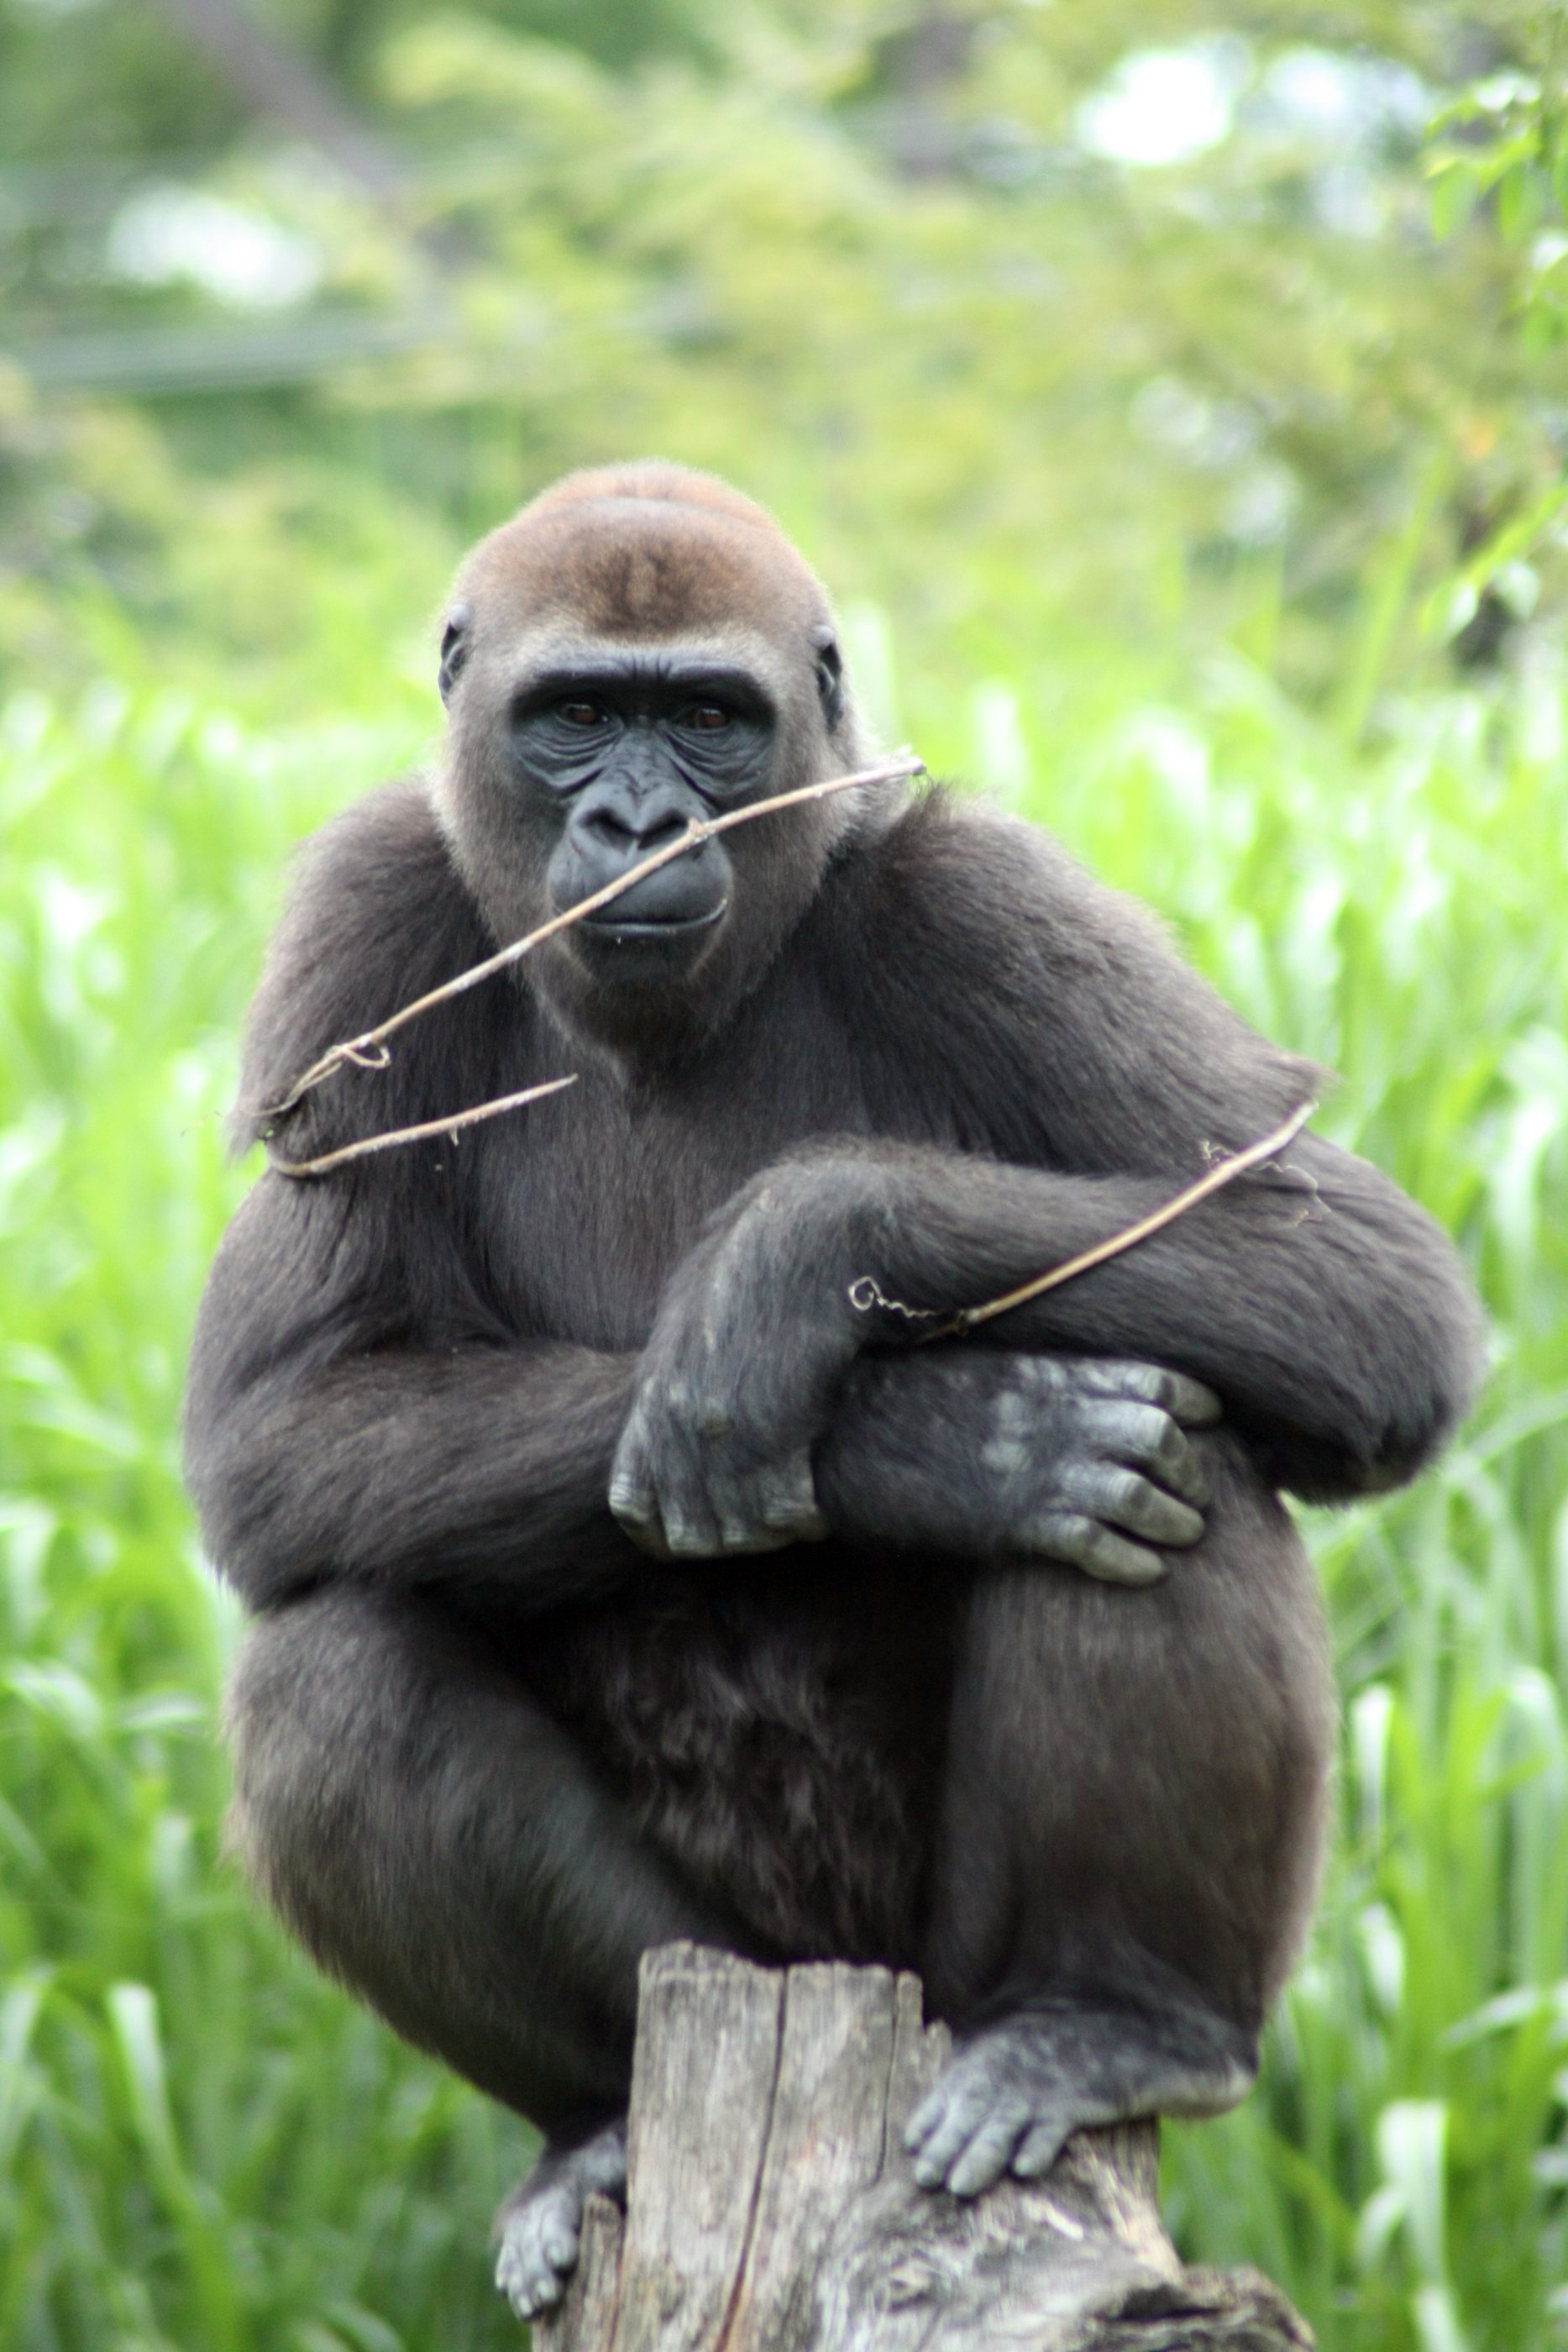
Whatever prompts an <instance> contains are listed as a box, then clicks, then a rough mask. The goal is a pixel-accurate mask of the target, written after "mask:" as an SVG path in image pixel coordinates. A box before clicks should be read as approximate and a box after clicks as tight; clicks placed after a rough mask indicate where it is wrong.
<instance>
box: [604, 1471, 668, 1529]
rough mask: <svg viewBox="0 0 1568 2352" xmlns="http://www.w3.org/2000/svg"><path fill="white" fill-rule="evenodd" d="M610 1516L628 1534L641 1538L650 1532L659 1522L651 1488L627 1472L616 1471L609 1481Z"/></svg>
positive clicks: (657, 1509) (656, 1505) (657, 1508)
mask: <svg viewBox="0 0 1568 2352" xmlns="http://www.w3.org/2000/svg"><path fill="white" fill-rule="evenodd" d="M610 1516H611V1517H612V1518H613V1519H618V1520H619V1521H620V1523H621V1525H622V1527H623V1528H625V1530H626V1532H627V1534H628V1535H632V1536H636V1537H638V1538H641V1537H642V1536H643V1534H645V1533H651V1532H652V1531H653V1529H655V1528H657V1526H658V1523H659V1507H658V1503H657V1501H656V1499H655V1497H654V1494H653V1488H652V1486H644V1485H643V1481H642V1480H641V1479H640V1478H637V1477H633V1476H632V1475H630V1474H629V1473H627V1472H624V1471H621V1472H617V1474H616V1475H615V1476H614V1477H613V1478H612V1480H611V1481H610Z"/></svg>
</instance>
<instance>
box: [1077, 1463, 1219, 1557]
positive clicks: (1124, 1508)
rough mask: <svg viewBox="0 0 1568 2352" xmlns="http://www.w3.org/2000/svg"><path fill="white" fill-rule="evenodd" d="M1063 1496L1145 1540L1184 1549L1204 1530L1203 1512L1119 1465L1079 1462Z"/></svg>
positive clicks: (1084, 1509) (1094, 1516) (1106, 1522)
mask: <svg viewBox="0 0 1568 2352" xmlns="http://www.w3.org/2000/svg"><path fill="white" fill-rule="evenodd" d="M1062 1496H1063V1500H1064V1501H1066V1502H1069V1503H1071V1504H1074V1505H1076V1507H1078V1509H1079V1510H1081V1511H1083V1512H1085V1513H1087V1515H1088V1516H1089V1517H1091V1518H1094V1519H1100V1520H1103V1522H1104V1523H1105V1524H1106V1525H1107V1526H1109V1527H1113V1528H1124V1529H1125V1530H1126V1532H1127V1534H1128V1535H1132V1536H1141V1537H1142V1538H1144V1541H1145V1543H1152V1544H1162V1545H1164V1544H1168V1545H1171V1546H1173V1547H1174V1548H1175V1549H1178V1550H1185V1549H1186V1546H1187V1545H1188V1544H1195V1543H1197V1540H1198V1538H1199V1537H1200V1536H1201V1535H1202V1533H1203V1514H1202V1512H1201V1511H1195V1510H1194V1509H1193V1507H1192V1506H1191V1505H1190V1503H1182V1502H1178V1501H1177V1500H1176V1496H1174V1495H1167V1494H1166V1491H1165V1489H1164V1487H1162V1486H1155V1485H1154V1484H1153V1483H1152V1481H1151V1480H1149V1479H1147V1478H1144V1477H1141V1476H1140V1475H1139V1474H1138V1472H1137V1471H1136V1470H1127V1469H1124V1467H1123V1466H1122V1465H1121V1464H1120V1463H1116V1462H1083V1463H1075V1464H1074V1465H1072V1466H1071V1469H1070V1470H1069V1471H1068V1473H1067V1475H1066V1476H1065V1477H1064V1479H1063V1481H1062Z"/></svg>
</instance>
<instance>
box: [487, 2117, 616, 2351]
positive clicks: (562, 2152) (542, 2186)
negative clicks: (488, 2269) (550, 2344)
mask: <svg viewBox="0 0 1568 2352" xmlns="http://www.w3.org/2000/svg"><path fill="white" fill-rule="evenodd" d="M596 2190H597V2191H598V2192H599V2193H600V2194H601V2195H602V2196H605V2197H614V2198H616V2199H618V2200H622V2201H624V2199H625V2195H626V2125H625V2122H624V2119H622V2121H620V2122H618V2123H613V2124H607V2125H606V2126H605V2127H604V2129H603V2130H602V2131H600V2132H595V2134H594V2136H593V2137H592V2138H591V2139H585V2140H579V2141H577V2142H576V2143H575V2144H574V2145H572V2146H570V2147H557V2146H550V2147H547V2148H546V2149H545V2152H544V2154H543V2155H542V2156H541V2157H540V2158H539V2160H538V2164H536V2165H535V2167H534V2168H533V2170H532V2171H531V2172H530V2173H529V2175H528V2179H526V2180H525V2181H523V2182H522V2184H521V2185H520V2187H518V2188H517V2189H513V2191H512V2193H511V2195H510V2196H509V2197H508V2198H507V2201H506V2203H505V2204H504V2205H503V2206H502V2208H501V2210H500V2211H499V2213H498V2214H497V2216H496V2231H497V2238H498V2239H499V2242H500V2249H499V2252H498V2253H497V2257H496V2284H497V2286H498V2287H499V2288H500V2290H501V2293H502V2294H504V2295H505V2296H506V2298H507V2302H508V2303H509V2304H510V2305H511V2306H512V2309H513V2310H514V2311H515V2312H516V2313H517V2317H518V2318H519V2319H534V2318H537V2316H538V2314H539V2313H540V2312H541V2311H546V2310H548V2309H549V2306H550V2305H551V2304H552V2303H559V2301H560V2299H561V2296H562V2295H563V2294H565V2293H566V2283H567V2281H568V2279H569V2278H570V2276H571V2273H572V2270H573V2268H574V2267H575V2265H576V2262H577V2248H578V2240H579V2237H580V2233H581V2230H582V2209H583V2207H584V2206H585V2205H586V2204H587V2202H588V2200H589V2199H590V2197H591V2196H592V2195H593V2194H594V2192H595V2191H596Z"/></svg>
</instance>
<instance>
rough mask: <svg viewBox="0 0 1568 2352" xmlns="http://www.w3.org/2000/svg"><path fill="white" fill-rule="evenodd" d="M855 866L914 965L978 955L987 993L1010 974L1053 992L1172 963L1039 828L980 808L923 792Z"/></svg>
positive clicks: (1146, 919) (1164, 943)
mask: <svg viewBox="0 0 1568 2352" xmlns="http://www.w3.org/2000/svg"><path fill="white" fill-rule="evenodd" d="M864 857H865V866H864V874H863V880H862V887H863V889H864V891H865V895H866V899H867V902H868V905H869V906H870V907H874V908H875V909H876V912H877V914H878V915H879V916H880V918H881V919H882V921H883V924H890V925H892V926H894V927H895V929H896V930H897V932H898V934H899V936H900V937H901V938H904V939H907V940H909V942H910V945H911V948H912V950H914V952H915V954H916V955H917V956H918V957H919V959H920V960H921V961H925V959H926V958H927V957H928V956H929V955H930V954H931V953H933V952H934V951H940V952H941V953H942V955H943V960H944V961H946V960H948V959H950V958H956V957H962V956H964V955H965V954H966V953H967V954H972V955H975V956H977V957H979V958H981V959H982V960H983V961H984V963H985V966H986V969H987V977H988V983H989V984H990V985H991V986H992V987H995V986H997V985H998V984H1000V985H1001V986H1003V987H1004V988H1005V986H1006V983H1007V981H1008V978H1009V973H1010V972H1015V971H1016V975H1017V977H1018V978H1019V980H1020V981H1024V980H1027V979H1043V978H1046V977H1048V976H1049V977H1050V978H1051V980H1052V981H1053V982H1055V983H1056V984H1057V985H1058V986H1060V985H1061V982H1063V981H1065V980H1068V979H1070V978H1071V977H1077V978H1078V979H1080V980H1082V981H1086V982H1092V981H1093V980H1095V979H1096V978H1103V979H1107V980H1108V979H1112V978H1114V977H1116V976H1118V975H1121V974H1124V973H1125V971H1126V968H1127V966H1128V964H1129V963H1130V964H1131V965H1132V966H1134V968H1136V969H1138V970H1140V971H1147V970H1148V969H1149V968H1150V967H1151V966H1163V967H1168V966H1169V965H1170V964H1171V963H1172V962H1174V961H1176V954H1175V950H1174V948H1173V945H1172V943H1171V940H1170V939H1169V936H1168V934H1167V933H1166V929H1165V927H1164V926H1163V925H1162V924H1161V923H1160V922H1159V920H1158V919H1157V918H1156V917H1155V915H1153V914H1152V913H1151V912H1150V910H1149V909H1148V908H1146V907H1144V906H1142V905H1140V904H1139V902H1138V901H1137V900H1136V899H1134V898H1127V897H1125V896H1124V894H1123V893H1122V892H1120V891H1118V890H1113V889H1111V888H1110V887H1108V886H1107V885H1106V884H1105V883H1103V882H1101V881H1099V880H1097V879H1096V877H1094V876H1093V875H1092V874H1091V873H1089V872H1088V870H1087V869H1086V868H1085V867H1084V866H1081V865H1080V864H1079V863H1078V860H1077V859H1076V858H1075V857H1073V856H1071V853H1070V852H1069V851H1068V850H1067V849H1065V848H1064V847H1063V846H1062V845H1061V842H1059V841H1057V840H1056V839H1055V838H1054V837H1053V835H1051V834H1049V833H1046V832H1045V831H1043V830H1042V828H1041V827H1040V826H1039V825H1037V824H1029V823H1028V822H1026V820H1025V819H1023V818H1022V817H1015V816H1009V815H1008V814H1005V813H1004V812H1003V811H1001V810H999V809H998V808H996V807H995V806H993V805H991V804H990V803H987V802H984V801H977V800H965V799H959V798H957V797H956V796H955V795H954V794H953V793H947V792H944V791H941V790H936V791H933V792H929V793H924V794H923V795H921V797H920V798H918V799H917V800H915V801H914V802H913V803H911V805H910V806H909V808H908V809H907V810H906V811H905V812H904V814H903V815H902V816H901V817H900V818H899V819H898V821H897V822H896V823H895V824H893V825H891V826H889V827H888V828H887V829H886V831H885V832H884V833H883V834H882V835H880V836H878V837H877V838H876V839H875V840H874V841H873V842H870V843H868V844H867V845H866V850H865V853H864ZM1020 967H1021V968H1020Z"/></svg>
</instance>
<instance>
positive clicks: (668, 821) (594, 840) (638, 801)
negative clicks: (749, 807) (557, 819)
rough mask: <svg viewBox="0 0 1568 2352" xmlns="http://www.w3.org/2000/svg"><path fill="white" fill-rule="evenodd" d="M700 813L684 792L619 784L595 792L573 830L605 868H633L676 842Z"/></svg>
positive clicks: (579, 815)
mask: <svg viewBox="0 0 1568 2352" xmlns="http://www.w3.org/2000/svg"><path fill="white" fill-rule="evenodd" d="M702 814H703V812H702V811H701V810H700V809H699V808H697V807H696V806H695V804H694V803H693V802H692V800H691V797H690V795H689V794H687V793H675V792H671V791H655V792H652V793H649V792H639V791H637V790H636V788H635V787H634V786H628V785H621V786H614V785H612V787H610V789H609V790H607V791H604V792H601V793H596V794H595V795H594V797H593V799H592V800H591V802H590V803H589V804H588V806H587V807H585V808H580V809H579V811H578V815H577V825H576V831H577V833H578V835H579V838H580V839H581V840H583V841H584V843H585V845H587V844H589V843H591V845H592V848H593V851H594V853H595V856H596V857H597V859H599V860H601V861H602V862H604V863H606V864H609V865H622V866H635V865H636V864H637V862H638V861H639V859H641V858H643V857H651V856H653V853H654V851H655V850H658V849H664V848H667V847H668V845H669V844H670V843H671V842H672V841H675V840H678V839H679V837H680V835H682V834H683V833H685V830H686V827H687V826H688V825H689V824H690V823H691V822H692V819H693V818H694V817H700V816H701V815H702Z"/></svg>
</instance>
